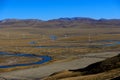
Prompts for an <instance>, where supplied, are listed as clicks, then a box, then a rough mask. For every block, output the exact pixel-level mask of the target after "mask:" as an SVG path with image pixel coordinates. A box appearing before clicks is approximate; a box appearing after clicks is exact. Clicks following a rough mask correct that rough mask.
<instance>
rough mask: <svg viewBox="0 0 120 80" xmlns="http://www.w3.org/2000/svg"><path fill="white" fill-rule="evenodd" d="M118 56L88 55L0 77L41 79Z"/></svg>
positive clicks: (116, 53)
mask: <svg viewBox="0 0 120 80" xmlns="http://www.w3.org/2000/svg"><path fill="white" fill-rule="evenodd" d="M118 54H119V52H104V53H89V54H85V55H81V56H79V59H75V60H71V61H67V62H64V61H61V62H60V61H59V62H54V63H51V64H47V65H44V66H40V67H38V68H31V69H25V70H18V71H12V72H6V73H2V74H0V76H1V77H5V78H8V79H27V80H31V79H32V80H33V79H36V78H43V77H45V76H49V75H51V74H53V73H55V72H59V71H62V70H69V69H78V68H83V67H86V66H88V65H90V64H92V63H95V62H98V61H102V60H105V59H106V58H109V57H113V56H115V55H118ZM87 56H88V57H87ZM26 74H27V75H26Z"/></svg>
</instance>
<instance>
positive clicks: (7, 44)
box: [0, 27, 120, 72]
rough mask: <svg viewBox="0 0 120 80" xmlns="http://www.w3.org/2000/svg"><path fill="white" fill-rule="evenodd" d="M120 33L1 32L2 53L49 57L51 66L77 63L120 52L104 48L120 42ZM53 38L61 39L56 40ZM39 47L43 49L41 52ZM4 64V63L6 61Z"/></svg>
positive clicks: (81, 30) (80, 30)
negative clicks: (87, 56) (80, 57)
mask: <svg viewBox="0 0 120 80" xmlns="http://www.w3.org/2000/svg"><path fill="white" fill-rule="evenodd" d="M119 31H120V28H52V29H50V28H32V27H29V28H28V27H27V28H26V27H21V28H20V27H18V28H17V27H16V28H12V27H11V28H1V29H0V51H1V52H10V53H26V54H37V55H47V56H51V57H52V58H53V60H52V61H50V62H53V61H59V60H64V59H75V58H77V57H78V55H79V54H85V53H91V52H105V51H114V50H119V47H120V46H119V45H117V46H112V47H111V46H110V47H101V46H102V45H104V44H111V43H112V42H104V40H118V41H119V40H120V32H119ZM50 36H55V37H57V38H56V40H52V39H51V38H50ZM30 42H35V44H30ZM37 46H43V47H42V48H37ZM46 46H47V47H46ZM68 56H69V57H68ZM8 59H9V58H8ZM25 60H28V61H29V59H27V58H25V59H24V60H23V62H24V61H25ZM3 61H4V60H3ZM0 62H1V63H2V61H0ZM50 62H49V63H50ZM36 66H41V65H36ZM36 66H26V67H24V66H23V67H15V68H10V69H0V71H1V72H4V71H11V70H16V69H23V68H30V67H36Z"/></svg>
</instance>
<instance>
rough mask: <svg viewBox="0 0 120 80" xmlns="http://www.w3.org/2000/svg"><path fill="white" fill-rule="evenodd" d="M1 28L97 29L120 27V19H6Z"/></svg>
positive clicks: (1, 22) (0, 22)
mask: <svg viewBox="0 0 120 80" xmlns="http://www.w3.org/2000/svg"><path fill="white" fill-rule="evenodd" d="M0 27H39V28H50V27H52V28H69V27H80V28H86V27H87V28H95V27H120V19H98V20H96V19H92V18H82V17H74V18H59V19H53V20H48V21H43V20H38V19H4V20H1V21H0Z"/></svg>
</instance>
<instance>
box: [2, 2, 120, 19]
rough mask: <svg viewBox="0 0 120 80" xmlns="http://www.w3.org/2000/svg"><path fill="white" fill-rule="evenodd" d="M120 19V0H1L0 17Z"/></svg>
mask: <svg viewBox="0 0 120 80" xmlns="http://www.w3.org/2000/svg"><path fill="white" fill-rule="evenodd" d="M60 17H70V18H71V17H90V18H95V19H99V18H107V19H112V18H116V19H120V0H0V19H6V18H17V19H31V18H32V19H42V20H49V19H56V18H60Z"/></svg>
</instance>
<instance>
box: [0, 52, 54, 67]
mask: <svg viewBox="0 0 120 80" xmlns="http://www.w3.org/2000/svg"><path fill="white" fill-rule="evenodd" d="M2 55H7V56H20V57H21V56H24V57H29V58H31V57H32V58H33V57H34V58H40V59H42V60H39V61H37V62H33V63H25V64H14V65H3V66H0V68H11V67H17V66H29V65H35V64H43V63H45V62H48V61H50V60H52V58H51V57H49V56H38V55H34V54H23V53H20V54H11V53H6V52H0V56H2Z"/></svg>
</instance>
